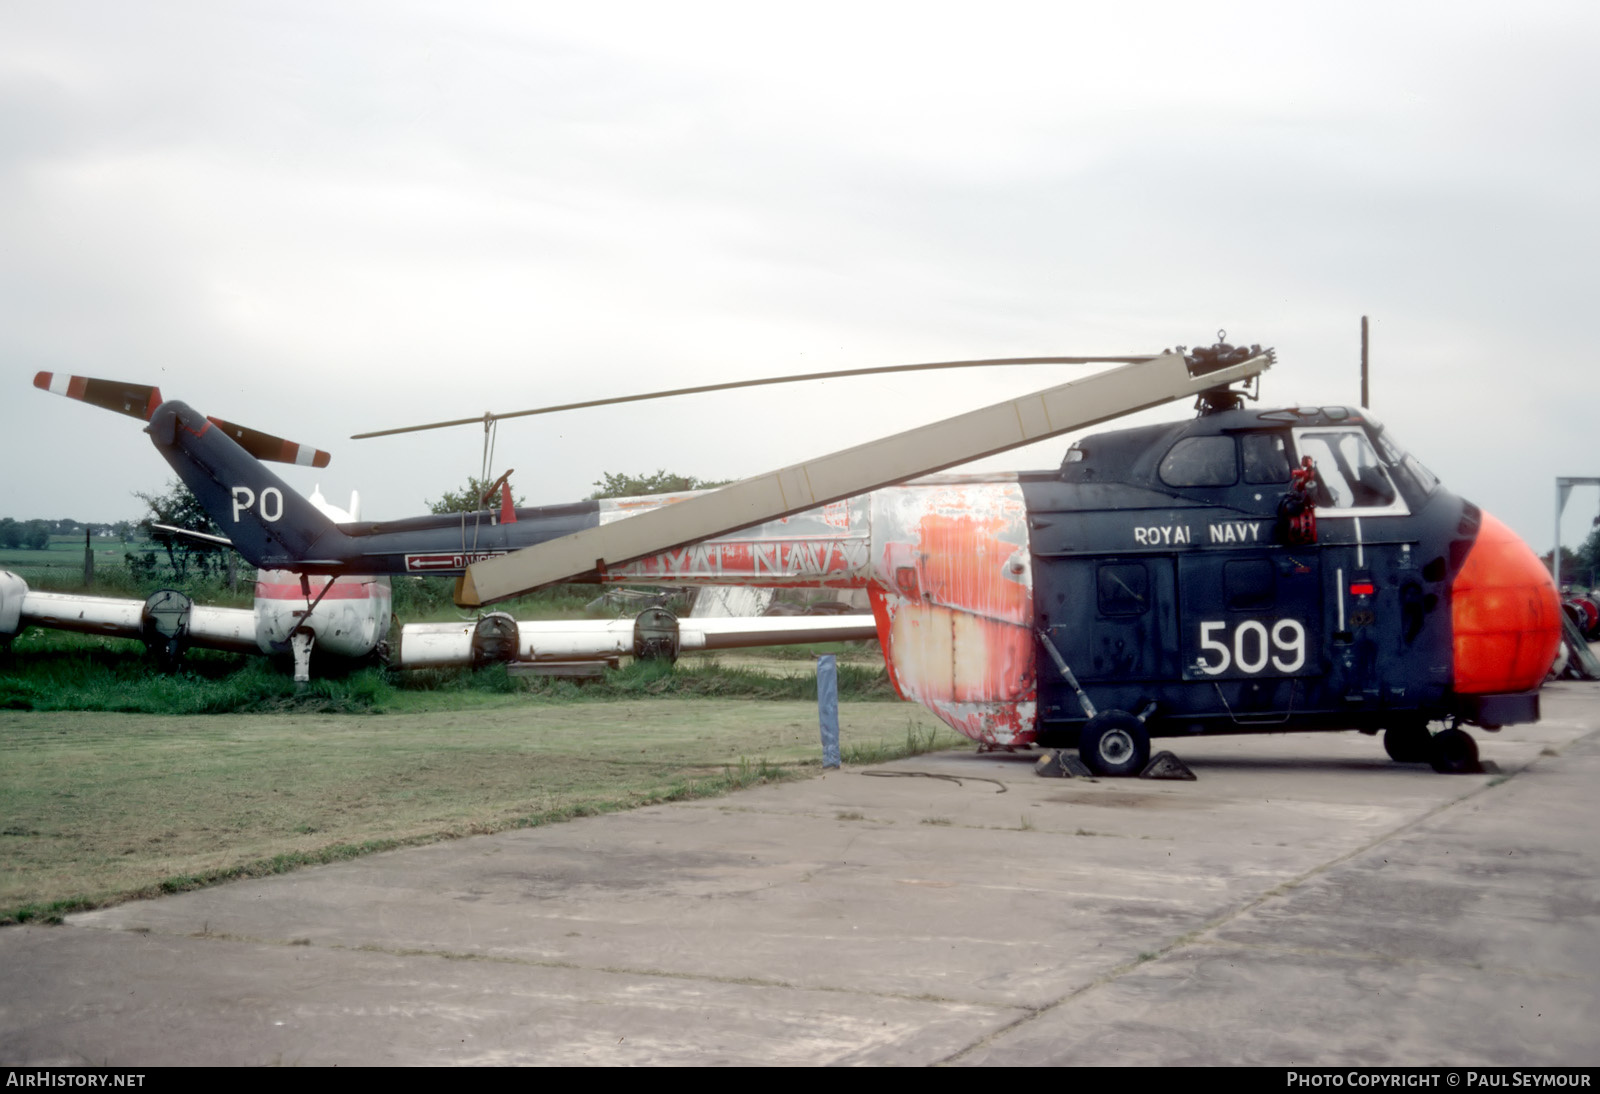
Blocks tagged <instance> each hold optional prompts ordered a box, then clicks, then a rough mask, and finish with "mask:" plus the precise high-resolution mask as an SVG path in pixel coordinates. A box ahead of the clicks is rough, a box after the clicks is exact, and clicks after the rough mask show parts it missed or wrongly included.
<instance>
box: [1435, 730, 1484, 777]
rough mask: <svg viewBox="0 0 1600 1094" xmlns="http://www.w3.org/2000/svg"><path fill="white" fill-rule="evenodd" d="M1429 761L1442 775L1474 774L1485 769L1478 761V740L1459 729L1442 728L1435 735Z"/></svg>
mask: <svg viewBox="0 0 1600 1094" xmlns="http://www.w3.org/2000/svg"><path fill="white" fill-rule="evenodd" d="M1428 763H1429V764H1430V765H1431V766H1432V767H1433V769H1434V770H1435V771H1437V772H1439V774H1441V775H1474V774H1477V773H1478V772H1480V771H1482V770H1483V765H1481V764H1480V763H1478V742H1477V741H1474V740H1473V739H1472V738H1471V737H1470V736H1469V735H1468V734H1466V733H1465V732H1463V731H1462V730H1459V729H1441V730H1440V731H1439V732H1438V733H1435V734H1434V735H1433V740H1432V741H1430V742H1429V747H1428Z"/></svg>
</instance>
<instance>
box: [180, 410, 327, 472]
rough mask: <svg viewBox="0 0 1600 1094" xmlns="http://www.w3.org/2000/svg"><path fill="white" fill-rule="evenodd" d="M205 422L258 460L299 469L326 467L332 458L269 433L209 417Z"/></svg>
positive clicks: (322, 452)
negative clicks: (286, 464) (296, 465)
mask: <svg viewBox="0 0 1600 1094" xmlns="http://www.w3.org/2000/svg"><path fill="white" fill-rule="evenodd" d="M206 420H207V421H209V422H210V423H211V424H212V425H214V426H216V427H217V428H218V429H220V430H222V431H223V432H224V433H226V434H227V435H228V436H229V437H231V438H233V440H234V441H236V442H237V443H238V445H239V447H240V448H242V449H244V450H245V451H246V452H248V453H250V455H252V456H254V457H255V458H256V459H258V460H272V461H274V462H275V463H292V464H298V465H299V466H301V467H327V466H328V461H329V460H330V459H332V458H333V457H332V456H330V455H328V453H326V452H324V451H323V450H322V449H320V448H312V447H311V446H310V445H307V444H296V443H295V442H293V441H286V440H284V439H283V438H282V437H274V436H273V435H272V434H271V433H263V432H261V431H260V430H259V429H251V428H250V427H249V426H243V425H237V424H235V423H233V422H226V421H223V420H222V419H221V418H213V417H210V416H209V415H208V416H207V418H206Z"/></svg>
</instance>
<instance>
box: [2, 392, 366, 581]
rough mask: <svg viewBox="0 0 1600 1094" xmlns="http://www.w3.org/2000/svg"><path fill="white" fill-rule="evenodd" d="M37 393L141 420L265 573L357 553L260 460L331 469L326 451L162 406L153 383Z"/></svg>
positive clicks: (325, 563)
mask: <svg viewBox="0 0 1600 1094" xmlns="http://www.w3.org/2000/svg"><path fill="white" fill-rule="evenodd" d="M33 386H34V387H37V388H41V389H43V390H45V391H50V392H54V393H55V394H57V395H65V396H66V397H67V398H69V399H79V400H82V401H83V402H86V403H90V404H93V405H94V406H98V407H102V408H104V409H106V410H112V411H115V412H117V413H118V414H126V415H128V416H129V417H130V418H139V419H141V420H143V421H148V422H149V423H150V424H149V425H148V426H146V427H145V432H146V433H148V434H150V437H151V439H152V440H153V441H155V445H156V448H157V449H158V450H159V451H160V453H161V455H162V456H163V457H164V458H165V459H166V461H167V462H168V463H169V464H171V465H172V469H173V470H174V471H176V472H177V473H178V477H179V478H181V479H182V480H183V481H184V483H185V484H186V485H187V486H188V487H189V489H190V490H192V491H194V495H195V497H196V498H198V499H199V500H200V504H201V505H202V506H203V507H204V508H205V510H206V512H207V513H209V514H210V515H211V519H212V520H214V521H216V522H217V525H218V527H220V528H221V529H222V530H223V532H224V533H225V534H226V536H227V538H228V539H229V540H231V541H232V544H233V547H234V549H235V550H237V551H238V552H239V553H240V554H241V555H243V556H244V557H245V558H246V559H247V560H248V561H249V562H250V563H251V564H253V565H255V566H260V567H263V568H265V569H279V570H283V569H299V570H337V569H342V568H344V565H345V561H346V558H347V557H349V556H350V555H351V554H352V551H351V544H350V540H349V537H348V536H346V535H345V534H344V533H342V532H340V531H339V529H338V528H337V526H335V524H334V523H333V521H331V520H330V519H328V518H327V517H326V516H324V515H323V514H322V513H321V512H319V511H318V510H317V508H316V506H314V505H312V504H311V502H310V501H308V500H306V499H305V498H303V497H301V496H300V495H299V494H297V493H295V492H294V490H292V489H291V488H290V487H289V486H288V485H287V484H286V483H285V482H284V481H283V480H282V479H280V478H278V476H276V475H274V474H273V473H272V472H271V471H268V470H267V469H266V468H265V467H263V466H262V465H261V463H260V461H261V460H276V461H278V462H281V463H296V464H302V465H307V466H311V467H326V466H328V454H327V453H326V452H324V451H322V450H321V449H317V448H311V447H309V446H307V445H299V444H295V443H294V442H292V441H286V440H284V439H283V438H282V437H274V436H273V435H272V434H270V433H262V432H260V431H259V430H255V429H248V428H246V427H244V426H241V425H235V424H233V423H232V422H225V421H223V420H222V419H221V418H206V417H204V416H203V415H201V414H199V413H197V412H196V411H195V410H194V409H193V408H191V407H189V406H186V405H184V404H183V403H180V402H176V401H172V402H168V401H164V400H163V399H162V397H161V391H160V390H159V389H158V388H155V387H152V386H151V385H149V384H128V383H123V382H121V381H119V380H98V379H95V378H94V377H92V376H70V375H67V374H65V373H59V372H41V373H39V374H38V375H36V376H35V377H34V378H33Z"/></svg>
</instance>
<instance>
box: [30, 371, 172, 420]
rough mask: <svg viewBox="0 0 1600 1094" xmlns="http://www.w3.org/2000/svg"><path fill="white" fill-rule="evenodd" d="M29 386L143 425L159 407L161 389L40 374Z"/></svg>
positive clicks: (54, 373) (80, 377)
mask: <svg viewBox="0 0 1600 1094" xmlns="http://www.w3.org/2000/svg"><path fill="white" fill-rule="evenodd" d="M33 386H34V387H36V388H39V389H40V390H42V391H50V392H54V393H55V394H57V395H65V396H66V397H67V398H69V399H80V400H82V401H83V402H86V403H91V404H93V405H94V406H97V407H100V408H102V409H104V410H112V411H115V412H116V413H118V414H126V415H127V416H128V417H130V418H138V419H139V420H141V421H146V422H147V421H149V420H150V415H152V414H154V413H155V410H156V407H158V406H160V405H161V389H160V388H157V387H152V386H151V385H149V384H125V383H123V382H122V381H120V380H97V379H95V378H94V377H92V376H70V375H68V374H67V373H64V372H41V373H38V374H37V375H35V376H34V378H33Z"/></svg>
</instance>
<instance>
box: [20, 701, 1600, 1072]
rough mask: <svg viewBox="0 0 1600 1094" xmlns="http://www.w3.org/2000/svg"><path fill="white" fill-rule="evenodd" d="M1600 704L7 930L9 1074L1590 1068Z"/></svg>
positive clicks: (912, 768)
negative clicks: (411, 1068) (1427, 754)
mask: <svg viewBox="0 0 1600 1094" xmlns="http://www.w3.org/2000/svg"><path fill="white" fill-rule="evenodd" d="M1597 700H1600V685H1596V684H1583V683H1559V684H1555V685H1552V686H1551V687H1549V688H1548V689H1546V692H1545V696H1544V706H1545V721H1544V722H1542V723H1540V724H1539V725H1537V726H1532V727H1521V728H1517V727H1513V728H1511V729H1507V730H1505V731H1504V732H1502V733H1500V734H1488V733H1476V734H1475V736H1476V737H1477V738H1478V741H1479V745H1480V748H1481V751H1482V755H1483V758H1484V759H1485V760H1486V761H1489V762H1491V763H1492V765H1494V766H1496V767H1498V769H1499V770H1498V773H1496V772H1493V771H1491V773H1489V774H1485V775H1471V776H1441V775H1435V774H1434V773H1433V772H1432V771H1431V770H1429V769H1428V768H1427V767H1425V766H1421V765H1398V764H1393V763H1391V762H1389V760H1388V759H1387V757H1386V756H1385V755H1384V753H1383V749H1382V746H1381V744H1380V743H1379V742H1378V741H1377V740H1374V739H1373V738H1370V737H1365V736H1361V735H1359V734H1354V733H1346V734H1304V735H1291V736H1273V737H1266V738H1260V737H1255V738H1251V737H1236V738H1211V739H1196V740H1183V741H1179V742H1176V743H1175V744H1174V746H1173V747H1174V750H1175V751H1176V752H1177V753H1178V754H1179V755H1180V756H1181V757H1182V758H1183V759H1184V760H1185V761H1186V762H1188V764H1189V765H1190V766H1191V767H1192V768H1193V769H1194V771H1195V772H1196V774H1197V775H1198V776H1199V780H1198V781H1197V782H1192V783H1185V782H1146V781H1140V780H1099V781H1090V780H1081V779H1080V780H1068V779H1041V778H1037V777H1035V776H1034V774H1033V763H1032V759H1033V757H1032V756H1029V755H1023V756H1017V757H1009V756H980V755H975V754H973V753H969V752H950V753H942V754H938V755H933V756H923V757H916V758H913V759H910V760H905V761H902V762H899V763H895V764H889V765H885V766H884V767H881V768H866V769H853V770H846V771H843V772H837V773H831V774H828V775H826V776H823V777H820V778H816V779H811V780H808V781H804V782H797V783H792V784H786V785H780V786H772V787H764V788H760V789H757V790H753V791H748V792H745V793H740V794H737V795H734V796H732V797H728V798H722V799H718V800H715V801H707V802H694V803H686V804H677V805H670V806H661V807H653V808H649V809H641V810H638V811H635V812H632V813H625V814H615V815H610V816H604V817H596V818H589V819H585V820H580V821H574V822H571V823H568V824H563V825H558V826H554V827H550V828H540V829H533V830H528V831H522V832H515V833H509V834H505V835H498V836H486V837H479V838H474V839H467V840H460V841H457V842H453V843H447V844H439V845H435V846H431V847H424V848H418V849H413V850H405V851H397V852H392V853H389V854H384V855H375V856H372V857H369V858H365V859H361V860H357V861H353V862H347V863H341V864H338V865H333V866H327V867H320V868H317V869H309V870H303V871H300V872H297V873H294V874H289V875H284V876H280V877H274V878H268V879H262V880H256V881H244V882H238V883H235V884H230V885H226V886H220V887H217V888H213V889H208V890H203V891H200V892H194V893H188V894H184V895H181V896H174V897H167V898H163V899H160V900H152V901H145V902H138V903H131V904H125V905H121V906H119V907H115V908H108V909H105V910H102V911H99V912H93V913H88V914H84V915H79V916H74V917H72V918H71V920H70V921H69V925H68V926H65V927H57V928H48V927H23V928H10V929H6V930H0V988H3V990H0V1060H4V1061H5V1062H7V1063H10V1064H28V1065H41V1064H50V1063H60V1064H114V1065H119V1066H120V1065H127V1066H137V1065H141V1064H145V1065H155V1064H334V1063H339V1064H511V1063H516V1064H583V1063H591V1064H840V1063H871V1064H926V1063H959V1064H1045V1063H1050V1064H1107V1063H1132V1064H1280V1065H1281V1064H1329V1065H1359V1064H1411V1065H1421V1064H1453V1065H1467V1064H1588V1065H1593V1064H1596V1063H1597V1062H1600V1038H1596V1037H1595V1033H1594V1031H1595V1029H1596V1016H1597V1014H1600V1007H1597V996H1600V945H1596V939H1597V938H1600V880H1597V879H1600V847H1597V846H1596V840H1595V838H1594V833H1595V832H1596V831H1597V829H1600V825H1597V820H1600V732H1597V731H1600V702H1597ZM886 774H887V775H890V776H891V777H884V775H886ZM925 775H937V776H949V777H950V778H927V777H923V776H925Z"/></svg>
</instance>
